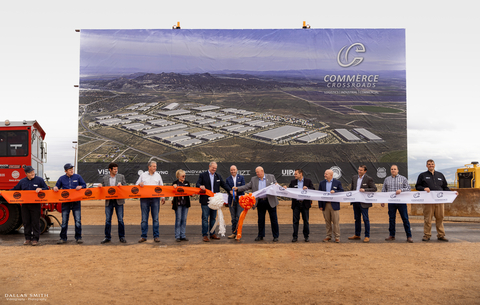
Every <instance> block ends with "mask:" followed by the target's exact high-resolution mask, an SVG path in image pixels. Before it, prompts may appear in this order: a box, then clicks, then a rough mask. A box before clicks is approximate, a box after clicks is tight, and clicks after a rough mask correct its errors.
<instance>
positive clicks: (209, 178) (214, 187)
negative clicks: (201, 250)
mask: <svg viewBox="0 0 480 305" xmlns="http://www.w3.org/2000/svg"><path fill="white" fill-rule="evenodd" d="M216 171H217V163H216V162H210V164H209V165H208V171H206V172H203V173H201V174H200V175H199V176H198V181H197V187H199V188H200V189H201V190H205V189H209V190H211V191H212V192H213V193H219V192H220V186H221V187H222V188H223V189H224V190H226V191H227V193H230V191H231V189H230V187H229V186H228V185H227V184H226V183H225V181H223V179H222V176H220V174H218V173H216ZM200 204H201V205H202V235H203V241H205V242H208V241H210V240H209V239H208V232H210V230H211V229H212V228H213V225H214V224H215V219H216V218H217V211H216V210H212V209H210V208H209V207H208V196H207V195H200ZM209 218H210V219H209ZM209 220H210V221H209ZM210 238H211V239H220V237H218V236H217V235H216V234H215V232H213V233H212V232H210Z"/></svg>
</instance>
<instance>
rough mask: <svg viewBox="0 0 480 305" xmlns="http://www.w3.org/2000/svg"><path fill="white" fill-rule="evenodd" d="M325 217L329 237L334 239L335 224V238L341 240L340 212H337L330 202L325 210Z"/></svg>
mask: <svg viewBox="0 0 480 305" xmlns="http://www.w3.org/2000/svg"><path fill="white" fill-rule="evenodd" d="M323 217H324V218H325V226H326V227H327V237H330V238H332V223H333V234H334V235H335V238H340V211H335V210H334V209H333V208H332V205H331V204H330V202H327V203H326V204H325V209H324V210H323Z"/></svg>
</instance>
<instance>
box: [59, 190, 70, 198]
mask: <svg viewBox="0 0 480 305" xmlns="http://www.w3.org/2000/svg"><path fill="white" fill-rule="evenodd" d="M61 196H62V198H68V196H70V193H69V192H68V191H63V192H62V194H61Z"/></svg>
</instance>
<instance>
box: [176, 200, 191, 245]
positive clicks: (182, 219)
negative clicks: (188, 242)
mask: <svg viewBox="0 0 480 305" xmlns="http://www.w3.org/2000/svg"><path fill="white" fill-rule="evenodd" d="M187 214H188V208H187V207H186V206H184V205H179V206H178V207H177V209H176V210H175V238H185V237H186V236H185V229H186V228H187Z"/></svg>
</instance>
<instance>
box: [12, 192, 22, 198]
mask: <svg viewBox="0 0 480 305" xmlns="http://www.w3.org/2000/svg"><path fill="white" fill-rule="evenodd" d="M13 198H15V199H20V198H22V194H20V192H15V193H13Z"/></svg>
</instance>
